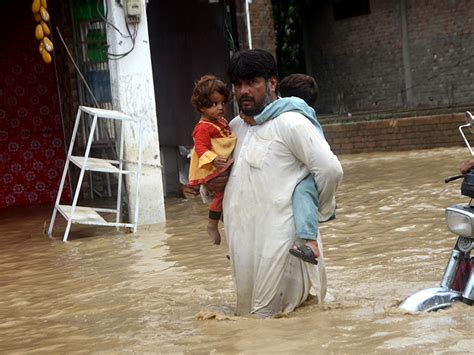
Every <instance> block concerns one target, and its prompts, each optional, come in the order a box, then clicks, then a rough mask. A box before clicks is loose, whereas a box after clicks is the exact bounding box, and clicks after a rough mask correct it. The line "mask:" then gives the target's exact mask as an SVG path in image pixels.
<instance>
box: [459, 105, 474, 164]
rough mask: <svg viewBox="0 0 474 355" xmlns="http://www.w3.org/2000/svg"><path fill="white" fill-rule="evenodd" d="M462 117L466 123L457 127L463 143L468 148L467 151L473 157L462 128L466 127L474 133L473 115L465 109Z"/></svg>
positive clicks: (473, 152)
mask: <svg viewBox="0 0 474 355" xmlns="http://www.w3.org/2000/svg"><path fill="white" fill-rule="evenodd" d="M464 117H465V119H466V124H463V125H461V126H459V128H458V129H459V132H460V133H461V136H462V138H463V139H464V143H466V146H467V149H469V153H471V157H474V151H473V150H472V148H471V144H470V143H469V141H468V140H467V138H466V136H465V134H464V132H463V130H462V129H463V128H468V129H469V131H470V132H471V133H474V116H473V115H472V113H470V112H469V111H466V113H465V115H464Z"/></svg>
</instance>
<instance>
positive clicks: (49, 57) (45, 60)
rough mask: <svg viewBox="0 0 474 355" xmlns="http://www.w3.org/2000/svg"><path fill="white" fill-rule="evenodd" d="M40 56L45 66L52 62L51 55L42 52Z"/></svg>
mask: <svg viewBox="0 0 474 355" xmlns="http://www.w3.org/2000/svg"><path fill="white" fill-rule="evenodd" d="M41 56H42V57H43V60H44V62H45V63H46V64H49V63H51V60H53V58H52V57H51V54H49V53H48V51H43V52H42V53H41Z"/></svg>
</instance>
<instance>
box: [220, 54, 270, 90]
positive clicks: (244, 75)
mask: <svg viewBox="0 0 474 355" xmlns="http://www.w3.org/2000/svg"><path fill="white" fill-rule="evenodd" d="M227 74H228V75H229V79H230V81H231V82H232V83H235V82H236V81H237V80H250V79H253V78H256V77H259V76H261V77H263V78H265V79H270V78H273V77H275V78H278V70H277V65H276V62H275V58H273V55H272V54H271V53H270V52H267V51H266V50H263V49H245V50H242V51H239V52H236V53H235V54H234V55H233V56H232V58H231V60H230V64H229V69H228V71H227Z"/></svg>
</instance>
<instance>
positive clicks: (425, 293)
mask: <svg viewBox="0 0 474 355" xmlns="http://www.w3.org/2000/svg"><path fill="white" fill-rule="evenodd" d="M461 295H462V294H461V292H457V291H453V290H450V289H448V288H446V287H434V288H427V289H426V290H421V291H418V292H417V293H415V294H413V295H411V296H410V297H408V298H407V299H406V300H405V301H403V302H402V304H401V305H400V308H401V309H403V310H405V311H408V312H431V311H437V310H439V309H442V308H446V307H449V306H450V305H451V303H453V302H454V301H456V300H458V299H460V298H461Z"/></svg>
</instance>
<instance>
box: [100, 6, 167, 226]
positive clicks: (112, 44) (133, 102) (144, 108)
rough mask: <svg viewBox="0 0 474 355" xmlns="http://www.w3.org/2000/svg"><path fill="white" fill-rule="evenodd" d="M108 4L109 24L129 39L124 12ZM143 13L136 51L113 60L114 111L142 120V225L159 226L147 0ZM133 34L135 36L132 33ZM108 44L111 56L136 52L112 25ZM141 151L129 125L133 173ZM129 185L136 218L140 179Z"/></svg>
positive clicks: (157, 153)
mask: <svg viewBox="0 0 474 355" xmlns="http://www.w3.org/2000/svg"><path fill="white" fill-rule="evenodd" d="M121 2H122V3H125V1H121ZM106 3H107V5H108V6H107V7H108V21H109V22H110V23H112V24H113V25H114V26H115V27H116V28H117V29H118V30H120V32H121V33H122V34H123V35H128V31H127V27H126V24H125V16H124V9H123V8H122V7H121V6H120V5H119V4H118V3H117V2H116V1H115V0H106ZM141 9H142V13H141V20H140V22H139V23H138V31H137V34H136V39H135V47H134V49H133V51H132V52H131V53H130V54H128V55H127V56H125V57H124V58H121V59H118V60H109V67H110V79H111V84H112V85H111V86H112V98H113V106H114V109H116V110H119V111H122V112H124V113H127V114H129V115H132V116H134V117H136V118H139V119H140V120H141V121H142V126H143V135H142V147H143V156H142V174H141V177H140V182H139V184H140V192H139V218H138V220H139V224H156V223H164V222H165V208H164V197H163V181H162V168H161V158H160V149H159V142H158V124H157V119H156V106H155V94H154V92H155V91H154V86H153V73H152V63H151V54H150V45H149V38H148V25H147V17H146V11H145V10H146V4H145V0H141ZM130 28H131V27H130ZM131 31H132V34H133V30H132V29H131ZM107 41H108V44H109V52H110V53H116V54H118V53H126V52H128V51H129V50H130V49H131V48H132V41H131V40H130V38H126V37H124V36H122V35H121V34H120V33H119V32H118V31H117V30H116V29H114V28H113V27H112V26H111V25H107ZM137 148H138V132H137V130H136V129H135V128H133V127H131V126H128V125H127V127H126V129H125V159H126V160H127V165H128V166H127V168H128V169H133V168H134V164H136V161H137V159H136V157H137V151H138V149H137ZM134 162H135V163H134ZM126 184H127V185H126V186H127V194H128V201H129V215H130V216H133V210H134V207H135V206H134V204H135V196H136V195H135V187H136V179H135V178H134V177H133V176H132V175H130V177H128V176H127V179H126Z"/></svg>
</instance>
